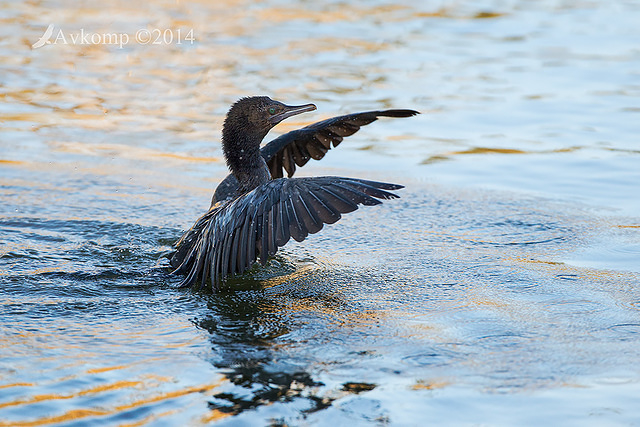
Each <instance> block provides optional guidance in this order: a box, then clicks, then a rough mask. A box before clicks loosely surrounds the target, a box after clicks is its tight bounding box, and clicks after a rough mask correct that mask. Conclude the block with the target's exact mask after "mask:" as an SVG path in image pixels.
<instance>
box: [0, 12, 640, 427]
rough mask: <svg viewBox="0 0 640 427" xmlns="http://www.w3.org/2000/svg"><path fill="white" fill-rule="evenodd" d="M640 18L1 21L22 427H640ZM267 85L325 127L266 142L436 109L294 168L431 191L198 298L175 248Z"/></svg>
mask: <svg viewBox="0 0 640 427" xmlns="http://www.w3.org/2000/svg"><path fill="white" fill-rule="evenodd" d="M639 19H640V5H639V4H638V3H637V2H634V1H618V2H604V1H590V2H586V1H584V2H582V1H578V2H561V1H551V0H543V1H537V2H527V1H515V0H514V1H501V2H497V1H496V2H488V1H487V2H466V1H461V2H431V1H428V2H422V3H419V4H414V3H412V2H401V3H399V2H393V3H389V2H382V1H376V2H360V1H351V2H349V3H344V2H325V3H314V4H310V3H308V2H295V1H273V2H271V1H270V2H259V3H255V2H241V3H237V2H233V3H228V4H227V3H225V2H214V3H211V4H209V2H202V3H200V2H179V3H176V2H169V1H167V2H163V1H160V2H153V3H151V4H148V5H134V4H128V3H124V2H116V3H113V4H108V5H105V4H103V3H102V2H85V3H82V5H78V4H77V3H76V2H41V3H38V4H33V3H8V4H5V5H3V6H1V7H0V22H1V23H2V25H0V128H1V133H0V135H1V137H0V191H1V193H0V194H1V196H0V197H1V203H0V284H1V286H0V322H1V323H0V324H1V325H2V328H1V329H0V426H29V425H31V426H39V425H78V426H80V425H207V424H213V423H218V424H220V425H285V424H286V425H329V424H333V425H344V424H352V425H388V424H390V425H402V426H404V425H424V423H425V422H427V420H428V423H431V424H434V425H447V424H449V425H478V424H486V425H505V426H506V425H540V424H543V423H547V424H550V425H576V426H577V425H580V426H585V425H594V426H600V425H636V424H638V423H639V422H640V409H638V408H640V405H638V396H639V395H640V370H639V369H638V367H637V365H638V363H637V360H638V357H639V356H640V345H639V344H640V289H639V286H640V280H639V279H640V236H639V234H638V231H639V230H640V216H638V212H639V211H640V198H639V197H638V194H640V168H638V166H637V164H638V160H640V150H639V148H638V147H639V146H638V143H637V135H638V131H639V130H640V127H639V126H638V123H640V121H639V120H638V113H640V107H639V105H638V99H640V97H639V95H640V74H639V73H638V70H639V69H640V49H639V48H638V43H637V41H638V40H640V27H638V25H637V23H638V20H639ZM49 24H54V32H53V34H54V38H53V39H51V40H50V41H52V43H51V44H47V45H44V46H42V47H40V48H37V49H32V47H31V45H32V44H34V43H35V42H36V41H37V40H38V39H39V38H40V37H41V36H42V35H43V33H44V31H45V29H46V28H47V26H48V25H49ZM165 29H169V30H170V34H172V35H173V37H174V39H173V40H172V41H171V42H167V43H164V42H163V43H159V44H153V43H151V42H150V43H142V42H141V41H140V40H138V41H136V40H134V39H133V37H134V35H135V34H136V32H138V31H140V30H146V31H149V34H151V35H153V34H155V33H154V31H155V30H157V32H158V33H162V34H164V33H163V32H164V30H165ZM178 29H180V30H181V36H182V37H183V39H182V43H180V44H178V43H177V41H176V39H175V37H177V30H178ZM189 30H193V33H192V34H193V36H194V39H195V40H193V43H192V42H191V41H190V40H185V39H184V36H185V33H186V34H188V31H189ZM59 31H63V34H64V35H66V37H65V39H66V40H67V42H68V43H66V44H65V43H63V41H62V39H61V38H59V37H58V34H59ZM81 31H84V32H87V33H96V34H105V33H117V34H128V35H129V36H130V37H131V38H132V40H130V42H129V43H127V44H125V45H124V46H122V48H120V47H119V46H118V45H113V44H106V43H95V44H92V43H86V44H73V43H71V36H72V35H77V34H80V32H81ZM79 40H81V39H79ZM89 41H90V40H89ZM252 94H267V95H270V96H272V97H273V98H275V99H279V100H281V101H283V102H287V103H291V104H297V103H306V102H314V103H315V104H316V105H317V106H318V110H317V111H315V112H313V113H309V114H305V115H302V116H297V117H295V118H292V119H290V120H288V121H286V122H284V123H282V124H281V125H279V126H278V127H277V128H276V129H274V131H272V133H271V134H270V135H269V136H268V139H270V138H272V137H274V136H276V135H277V134H279V133H282V132H286V131H288V130H291V129H294V128H296V127H300V126H303V125H305V124H308V123H311V122H313V121H317V120H321V119H324V118H327V117H331V116H333V115H337V114H342V113H349V112H356V111H363V110H368V109H381V108H413V109H417V110H420V111H421V112H422V114H421V115H420V116H417V117H413V118H408V119H381V120H380V121H378V122H376V123H373V124H371V125H369V126H367V127H365V128H363V129H362V130H361V131H360V132H358V133H357V134H355V135H353V136H351V137H349V138H347V139H345V141H344V142H343V143H342V144H341V145H340V146H339V147H338V148H336V149H335V150H332V151H331V152H330V153H329V154H328V155H327V156H326V157H325V158H324V159H323V160H322V161H321V162H311V163H310V164H308V165H307V166H305V167H304V168H302V169H299V172H300V174H301V175H343V176H353V177H360V178H369V179H378V180H384V181H389V182H397V183H401V184H403V185H405V187H406V188H405V189H403V190H401V191H400V192H399V193H400V195H401V197H402V198H401V199H399V200H391V201H388V202H385V203H384V204H383V205H381V206H376V207H365V208H362V209H360V210H358V211H357V212H354V213H351V214H348V215H345V216H344V218H343V219H342V220H341V221H339V222H338V223H337V224H334V225H332V226H327V227H325V229H323V230H322V232H321V233H319V234H317V235H314V236H311V237H310V238H309V239H308V240H306V241H305V242H302V243H295V242H291V243H290V244H288V245H287V246H286V247H285V249H284V250H282V251H281V252H279V255H278V257H277V258H276V259H274V260H273V261H272V262H270V263H269V265H268V266H267V267H265V268H257V269H255V270H252V271H251V272H249V273H248V274H247V275H245V276H243V277H240V278H235V279H233V281H232V282H231V284H230V285H231V286H230V287H231V289H230V290H228V291H226V292H223V293H219V294H214V295H211V294H203V293H193V292H190V291H188V290H180V289H176V288H175V285H176V284H177V283H178V282H179V280H180V279H179V278H176V277H173V276H170V275H168V274H167V268H166V259H165V258H163V257H164V255H166V254H167V253H168V252H169V251H170V249H171V245H172V243H173V242H174V241H175V240H176V239H177V238H178V237H179V236H180V234H181V232H182V231H183V230H185V229H186V228H188V227H190V226H191V224H192V223H193V221H194V220H195V219H196V218H197V217H198V216H199V215H200V214H202V213H203V212H204V211H205V210H206V209H207V208H208V204H209V201H210V198H211V193H212V191H213V189H214V188H215V186H216V184H217V183H218V182H219V181H220V180H221V179H222V178H223V177H224V176H225V175H226V173H227V171H226V167H225V165H224V162H223V160H222V158H221V156H222V153H221V149H220V145H219V138H220V127H221V125H222V121H223V119H224V114H225V113H226V110H227V109H228V106H229V105H230V104H231V103H232V102H234V101H235V100H236V99H238V98H239V97H241V96H245V95H252Z"/></svg>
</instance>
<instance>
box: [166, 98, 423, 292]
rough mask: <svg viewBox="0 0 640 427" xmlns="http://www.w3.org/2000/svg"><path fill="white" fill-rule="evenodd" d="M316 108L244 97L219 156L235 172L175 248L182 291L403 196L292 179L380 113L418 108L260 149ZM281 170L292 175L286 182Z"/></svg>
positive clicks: (365, 116)
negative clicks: (276, 131) (277, 129)
mask: <svg viewBox="0 0 640 427" xmlns="http://www.w3.org/2000/svg"><path fill="white" fill-rule="evenodd" d="M315 109H316V106H315V105H313V104H305V105H298V106H289V105H285V104H283V103H281V102H278V101H274V100H272V99H270V98H269V97H266V96H257V97H248V98H242V99H240V100H239V101H237V102H236V103H235V104H233V105H232V106H231V108H230V109H229V112H228V113H227V117H226V119H225V121H224V125H223V127H222V151H223V153H224V157H225V160H226V162H227V166H228V167H229V169H230V170H231V174H230V175H229V176H227V177H226V178H225V179H224V180H223V181H222V182H221V183H220V185H219V186H218V188H217V189H216V190H215V193H214V195H213V199H212V201H211V207H210V209H209V211H208V212H207V213H206V214H204V215H203V216H202V217H200V218H199V219H198V220H197V221H196V223H195V224H194V225H193V227H191V229H190V230H189V231H187V232H186V233H184V235H183V236H182V237H181V238H180V240H178V242H177V243H176V244H175V247H176V252H175V253H174V254H173V256H172V257H171V266H172V267H173V268H174V269H175V270H174V271H173V273H175V274H184V275H186V277H185V279H184V280H183V281H182V283H181V286H184V287H187V286H193V287H197V288H198V289H199V288H200V287H202V286H203V285H205V286H206V284H207V281H208V279H211V286H212V289H213V290H216V289H217V288H218V287H219V285H220V284H221V283H222V282H223V281H224V280H225V279H226V277H227V276H228V275H231V274H239V273H242V272H244V271H246V270H248V269H249V268H250V267H251V266H252V265H253V264H254V263H255V262H256V260H257V259H258V257H259V258H260V262H261V263H262V264H263V265H264V264H266V262H267V259H268V258H269V257H270V256H273V255H274V254H275V253H276V251H277V249H278V248H279V247H282V246H284V245H285V244H286V243H287V242H288V241H289V239H290V238H291V237H293V238H294V239H295V240H297V241H298V242H300V241H302V240H304V239H305V238H306V237H307V235H309V234H313V233H317V232H318V231H320V230H321V229H322V227H323V225H324V224H333V223H334V222H336V221H337V220H339V219H340V217H341V214H342V213H347V212H352V211H354V210H356V209H357V208H358V205H359V204H361V205H367V206H371V205H377V204H380V203H381V202H380V201H379V200H378V199H393V198H397V197H398V196H397V195H396V194H394V193H391V192H389V191H386V190H398V189H400V188H403V187H402V185H397V184H387V183H382V182H375V181H366V180H362V179H355V178H342V177H332V176H326V177H313V178H291V176H292V175H293V174H294V172H295V169H296V165H298V166H303V165H305V164H306V163H307V162H308V161H309V159H310V158H313V159H316V160H319V159H321V158H322V157H324V155H325V154H326V152H327V151H328V150H329V149H330V148H331V144H332V143H333V146H334V147H336V146H337V145H338V144H339V143H340V142H341V141H342V138H343V137H345V136H349V135H352V134H354V133H355V132H357V131H358V130H359V129H360V126H364V125H367V124H369V123H371V122H373V121H375V120H377V118H378V117H380V116H386V117H410V116H413V115H416V114H418V112H417V111H413V110H384V111H368V112H363V113H356V114H349V115H346V116H339V117H334V118H331V119H327V120H323V121H321V122H317V123H314V124H312V125H309V126H306V127H304V128H302V129H298V130H294V131H291V132H289V133H287V134H285V135H282V136H280V137H279V138H276V139H274V140H273V141H271V142H270V143H268V144H267V145H266V146H265V147H264V148H262V149H260V143H261V142H262V139H263V138H264V137H265V136H266V135H267V133H268V132H269V130H271V128H273V127H274V126H275V125H276V124H278V123H280V122H281V121H282V120H284V119H286V118H287V117H291V116H294V115H296V114H300V113H304V112H307V111H313V110H315ZM283 169H284V170H285V171H286V172H287V174H288V176H289V177H288V178H283Z"/></svg>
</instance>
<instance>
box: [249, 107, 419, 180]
mask: <svg viewBox="0 0 640 427" xmlns="http://www.w3.org/2000/svg"><path fill="white" fill-rule="evenodd" d="M416 114H419V113H418V112H417V111H414V110H383V111H365V112H363V113H355V114H347V115H346V116H338V117H333V118H331V119H327V120H323V121H321V122H317V123H313V124H311V125H309V126H306V127H303V128H302V129H298V130H294V131H291V132H288V133H286V134H284V135H282V136H279V137H278V138H276V139H274V140H273V141H271V142H269V143H268V144H267V145H265V146H264V147H263V148H262V150H260V151H261V153H262V157H264V159H265V161H266V162H267V165H268V166H269V171H270V172H271V177H272V178H274V179H275V178H280V177H283V176H284V171H285V170H286V171H287V176H289V177H292V176H293V174H294V173H295V171H296V165H297V166H304V165H305V164H307V162H308V161H309V159H314V160H320V159H322V158H323V157H324V155H325V154H326V153H327V151H329V150H330V149H331V145H333V146H334V147H337V146H338V144H340V143H341V142H342V140H343V138H344V137H345V136H351V135H353V134H354V133H356V132H357V131H358V130H360V128H361V127H362V126H365V125H368V124H369V123H372V122H375V121H376V120H378V117H383V116H384V117H411V116H415V115H416Z"/></svg>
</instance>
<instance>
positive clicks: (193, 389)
mask: <svg viewBox="0 0 640 427" xmlns="http://www.w3.org/2000/svg"><path fill="white" fill-rule="evenodd" d="M226 381H227V380H226V379H221V380H219V381H217V382H215V383H212V384H205V385H200V386H189V387H184V388H182V389H178V390H173V391H170V392H163V393H159V394H157V395H155V396H152V397H147V398H142V399H138V400H134V401H132V402H131V403H128V404H124V405H117V406H113V407H111V408H105V409H74V410H69V411H66V412H65V413H64V414H61V415H55V416H45V417H41V418H39V419H37V420H33V421H18V422H11V421H1V420H0V426H1V427H30V426H42V425H49V424H56V423H63V422H69V421H77V420H82V419H84V418H89V417H107V416H110V415H115V414H118V413H121V412H124V411H127V410H131V409H135V408H139V407H144V406H146V405H149V404H152V403H158V402H162V401H165V400H171V399H176V398H179V397H182V396H186V395H189V394H193V393H206V392H210V391H212V390H214V389H216V388H218V387H220V386H221V385H222V384H224V383H225V382H226ZM148 386H149V384H147V383H145V382H143V381H117V382H114V383H111V384H107V385H103V386H97V387H93V388H89V389H85V390H80V391H78V392H75V393H70V394H65V395H63V394H47V395H36V396H31V397H30V398H28V399H18V400H15V401H11V402H7V403H4V404H0V408H3V407H9V406H21V405H29V404H32V403H37V402H42V401H55V400H67V399H74V398H77V397H82V396H87V395H99V394H100V393H102V392H106V391H113V390H122V389H128V388H136V389H139V390H144V389H145V388H148ZM153 386H154V388H155V386H156V384H153ZM174 411H175V410H173V411H167V412H159V413H156V414H154V415H152V416H150V417H148V418H146V419H143V420H141V421H139V422H137V423H133V424H130V425H143V424H145V423H146V422H147V421H149V420H150V419H154V418H159V417H163V416H166V415H168V414H170V413H172V412H174ZM225 415H226V414H224V413H219V412H216V413H215V414H212V415H211V416H210V417H208V418H210V419H221V418H223V417H224V416H225ZM127 425H128V424H127Z"/></svg>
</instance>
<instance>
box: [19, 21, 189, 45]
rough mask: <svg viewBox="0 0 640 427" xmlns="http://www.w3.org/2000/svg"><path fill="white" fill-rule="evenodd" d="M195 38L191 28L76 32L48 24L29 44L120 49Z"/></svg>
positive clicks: (177, 43)
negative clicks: (134, 45) (131, 45)
mask: <svg viewBox="0 0 640 427" xmlns="http://www.w3.org/2000/svg"><path fill="white" fill-rule="evenodd" d="M195 41H196V38H195V36H194V34H193V28H191V29H180V28H179V29H171V28H165V29H159V28H154V29H147V28H140V29H139V30H137V31H136V32H135V33H134V34H129V33H118V32H103V33H100V32H93V31H86V30H85V29H84V28H81V29H80V30H79V31H76V32H69V31H63V30H62V28H56V27H55V25H53V24H49V26H48V27H47V28H46V30H44V33H43V34H42V36H41V37H40V39H39V40H38V41H37V42H35V43H34V44H32V45H31V48H32V49H38V48H41V47H43V46H46V45H55V44H65V45H114V46H118V48H120V49H122V48H123V47H124V46H126V45H128V44H140V45H169V44H176V45H181V44H193V43H195Z"/></svg>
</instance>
